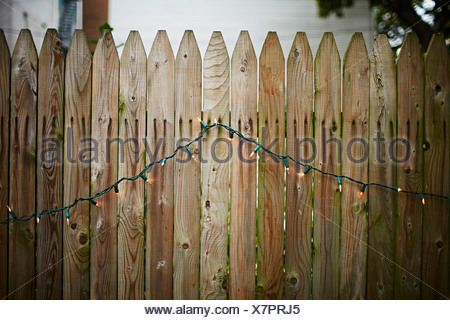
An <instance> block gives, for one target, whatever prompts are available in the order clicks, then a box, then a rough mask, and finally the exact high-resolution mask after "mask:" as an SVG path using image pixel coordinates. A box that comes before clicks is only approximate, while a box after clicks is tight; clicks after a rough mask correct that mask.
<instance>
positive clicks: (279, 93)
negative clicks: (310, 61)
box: [256, 32, 285, 299]
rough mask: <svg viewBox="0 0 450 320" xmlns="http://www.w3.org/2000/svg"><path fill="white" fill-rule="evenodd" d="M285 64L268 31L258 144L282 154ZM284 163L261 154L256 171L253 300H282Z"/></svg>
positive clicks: (261, 78)
mask: <svg viewBox="0 0 450 320" xmlns="http://www.w3.org/2000/svg"><path fill="white" fill-rule="evenodd" d="M284 70H285V65H284V56H283V51H282V50H281V45H280V42H279V40H278V36H277V34H276V33H275V32H269V33H268V35H267V37H266V40H265V42H264V45H263V48H262V50H261V55H260V58H259V126H258V128H259V142H260V143H261V144H262V145H263V146H269V145H270V146H272V148H271V150H272V151H274V152H276V153H278V154H284V153H285V145H284V143H285V142H284V138H285V116H284V108H285V101H284V99H285V96H284V92H285V91H284V77H285V71H284ZM283 224H284V164H283V161H281V160H279V159H277V158H273V157H271V156H269V155H267V154H265V153H261V154H260V155H259V169H258V272H257V288H256V297H257V298H259V299H262V298H264V299H281V298H282V297H283V250H284V230H283Z"/></svg>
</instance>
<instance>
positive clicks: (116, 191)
mask: <svg viewBox="0 0 450 320" xmlns="http://www.w3.org/2000/svg"><path fill="white" fill-rule="evenodd" d="M114 192H115V193H116V196H118V195H119V187H118V186H117V185H114Z"/></svg>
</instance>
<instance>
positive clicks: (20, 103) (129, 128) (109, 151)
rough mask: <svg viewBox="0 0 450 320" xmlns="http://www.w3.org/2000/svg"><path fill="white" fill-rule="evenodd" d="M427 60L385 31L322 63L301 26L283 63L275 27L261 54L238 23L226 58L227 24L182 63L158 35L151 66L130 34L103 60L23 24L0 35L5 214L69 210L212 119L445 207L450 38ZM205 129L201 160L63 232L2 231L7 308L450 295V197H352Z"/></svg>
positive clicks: (181, 163)
mask: <svg viewBox="0 0 450 320" xmlns="http://www.w3.org/2000/svg"><path fill="white" fill-rule="evenodd" d="M422 53H423V52H422V50H421V48H420V45H419V42H418V38H417V36H416V35H415V34H413V33H409V34H408V35H407V36H406V38H405V41H404V43H403V46H402V48H401V51H400V53H399V55H398V59H395V55H394V53H393V51H392V50H391V48H390V46H389V43H388V40H387V38H386V36H384V35H380V36H378V37H377V38H376V40H375V44H374V48H373V50H372V52H370V54H368V53H367V49H366V46H365V43H364V39H363V37H362V34H361V33H355V34H354V36H353V38H352V39H351V42H350V44H349V47H348V49H347V51H346V53H345V55H344V58H343V60H342V69H343V71H342V72H341V58H340V54H339V52H338V50H337V47H336V43H335V40H334V37H333V34H332V33H325V34H324V36H323V38H322V41H321V44H320V46H319V49H318V51H317V54H316V57H315V58H313V56H312V53H311V50H310V47H309V44H308V40H307V37H306V35H305V34H304V33H297V35H296V36H295V39H294V42H293V44H292V49H291V51H290V52H289V53H288V54H287V56H286V60H285V58H284V55H283V52H282V50H281V46H280V43H279V40H278V37H277V34H276V33H274V32H270V33H269V34H268V36H267V38H266V41H265V43H264V46H263V48H262V51H261V55H260V57H259V60H257V57H256V55H255V51H254V49H253V45H252V42H251V40H250V36H249V34H248V32H245V31H243V32H241V34H240V36H239V39H238V41H237V43H236V46H235V48H234V51H233V54H232V57H231V60H230V58H229V55H228V52H227V48H226V47H225V43H224V40H223V38H222V35H221V33H220V32H214V33H213V34H212V37H211V41H210V43H209V46H208V48H207V51H206V53H205V55H204V57H203V60H202V57H201V54H200V52H199V49H198V47H197V43H196V40H195V37H194V34H193V32H192V31H186V32H185V34H184V37H183V39H182V41H181V44H180V47H179V49H178V52H177V54H176V57H174V54H173V52H172V48H171V45H170V43H169V40H168V37H167V34H166V33H165V32H164V31H159V32H158V33H157V36H156V39H155V41H154V43H153V46H152V49H151V51H150V53H149V54H148V58H147V54H146V52H145V50H144V47H143V44H142V41H141V38H140V36H139V33H138V32H137V31H131V32H130V35H129V37H128V40H127V42H126V44H125V47H124V49H123V53H122V55H121V57H120V59H119V55H118V53H117V50H116V46H115V43H114V40H113V36H112V34H111V33H109V32H105V33H104V34H103V35H102V36H101V38H100V40H99V42H98V45H97V48H96V51H95V53H94V54H93V56H92V55H91V52H89V48H88V44H87V42H86V38H85V36H84V34H83V32H82V31H76V32H75V34H74V36H73V39H72V42H71V44H70V49H69V51H68V53H67V56H65V53H64V52H63V50H62V46H61V42H60V40H59V39H58V34H57V32H56V31H55V30H52V29H49V30H48V31H47V33H46V36H45V39H44V42H43V45H42V50H41V52H40V53H39V56H38V53H37V52H36V49H35V46H34V43H33V39H32V36H31V33H30V32H29V31H28V30H22V31H21V32H20V35H19V37H18V39H17V43H16V45H15V47H14V50H13V52H12V55H11V56H10V52H9V49H8V47H7V44H6V41H5V37H4V35H3V33H2V32H1V34H0V60H1V61H0V115H1V123H0V126H1V127H0V130H1V136H0V137H1V138H0V208H2V209H1V211H0V221H3V220H5V219H7V218H8V211H7V210H6V205H7V204H9V205H10V206H11V207H12V208H13V209H14V211H15V213H16V214H17V215H24V214H28V213H33V212H36V211H40V210H43V209H46V208H48V209H51V208H58V207H61V206H64V205H67V204H69V203H71V202H72V201H73V200H74V199H75V198H78V197H85V196H89V195H92V194H95V193H96V192H98V191H100V190H102V189H104V188H105V187H107V186H109V185H111V184H112V183H114V182H115V181H116V180H117V179H118V178H120V177H123V176H131V175H135V174H137V173H138V172H140V170H142V168H143V167H144V166H145V165H146V164H148V163H149V162H150V161H152V159H160V158H162V157H163V156H164V155H167V154H171V153H172V152H173V150H174V149H175V147H176V144H177V143H180V141H181V143H185V142H186V141H188V140H191V139H193V138H195V137H196V136H197V135H198V134H199V132H200V131H201V125H200V123H199V121H197V120H196V118H197V117H198V116H202V117H203V121H205V122H206V123H208V124H211V123H212V122H213V121H214V119H217V120H218V121H220V122H221V123H224V124H227V125H231V126H232V127H233V128H235V129H237V130H239V131H241V132H242V133H243V134H244V135H245V136H246V137H249V138H254V139H258V141H260V142H261V143H262V144H263V145H265V146H268V147H270V149H271V150H272V151H274V152H277V153H283V154H284V153H288V154H290V155H292V156H293V157H295V158H297V159H300V158H301V159H306V160H304V162H307V163H309V164H311V165H314V166H315V167H317V168H319V169H321V170H324V171H328V172H333V173H335V174H338V175H348V176H351V177H353V178H355V179H358V180H361V181H366V182H367V181H370V182H377V183H381V184H385V185H390V186H399V187H401V188H403V189H405V190H412V191H418V192H432V193H439V194H444V195H446V196H450V183H449V181H450V155H449V150H450V130H449V127H448V126H449V124H450V110H449V108H450V102H449V94H448V89H449V79H450V71H449V55H448V51H447V49H446V47H445V41H444V38H443V36H441V35H435V36H434V37H433V39H432V41H431V43H430V46H429V48H428V49H427V51H426V53H425V55H423V54H422ZM258 70H259V73H258ZM341 75H342V76H341ZM258 76H259V79H258ZM341 78H342V81H341ZM285 80H286V85H285ZM202 91H203V92H202ZM117 138H120V139H121V140H119V141H128V142H129V141H132V143H120V142H118V141H117ZM143 138H145V139H143ZM205 138H206V139H203V141H202V143H198V142H197V143H195V144H194V145H192V146H191V149H192V150H193V151H194V156H195V159H194V160H193V159H190V158H189V156H188V155H187V153H186V152H180V153H178V154H177V156H176V159H171V160H168V161H167V162H166V164H165V166H159V165H158V166H155V167H153V168H152V170H151V172H150V173H149V182H150V183H149V184H145V183H143V181H141V180H140V179H139V180H138V181H135V182H128V181H126V182H123V183H121V184H120V191H119V194H118V196H116V195H115V194H114V193H113V192H110V193H108V194H106V195H104V196H102V197H101V198H99V200H98V201H99V203H101V205H100V206H99V207H97V206H93V205H91V204H89V203H88V202H82V203H79V204H77V205H76V206H75V207H74V208H72V209H71V211H70V222H69V223H68V224H66V222H65V217H64V213H63V212H62V213H60V214H53V215H46V216H43V217H42V218H41V221H40V223H39V224H36V220H35V219H32V220H30V221H28V222H15V223H12V224H10V225H8V226H1V227H0V297H1V298H7V299H34V298H36V299H172V298H173V299H227V298H229V299H254V298H257V299H260V298H262V299H265V298H269V299H281V298H286V299H310V298H312V299H338V298H339V299H353V298H357V299H359V298H363V299H393V298H396V299H420V298H423V299H443V298H446V297H447V298H448V297H449V286H450V280H449V254H450V252H449V228H450V225H449V215H450V206H449V201H447V200H445V199H439V198H432V197H426V199H425V200H426V205H425V206H423V205H422V203H421V199H420V198H419V197H418V196H416V195H408V194H404V193H398V192H395V191H390V190H386V189H382V188H377V187H369V188H368V190H367V192H365V193H364V195H363V196H362V197H359V196H358V195H357V194H358V192H359V189H360V186H358V185H357V184H354V183H351V182H349V181H347V180H344V181H342V187H343V189H342V192H339V188H338V184H337V181H336V178H335V177H331V176H326V175H322V174H319V173H317V172H311V173H310V174H307V175H305V176H303V177H302V174H301V172H302V171H300V168H297V167H296V166H294V164H293V163H291V166H290V169H291V173H290V174H289V175H285V168H284V164H283V161H276V159H274V158H272V157H271V156H269V155H268V154H264V153H259V155H258V159H259V160H258V161H257V160H256V157H253V158H249V154H250V153H251V151H252V150H253V148H254V145H251V144H250V143H243V142H242V141H241V140H240V139H239V138H234V139H232V140H231V142H229V140H227V139H228V138H229V136H228V132H227V131H226V130H225V129H223V128H220V127H218V128H214V129H211V130H209V131H208V132H207V133H206V135H205ZM106 139H116V140H113V142H111V140H110V141H109V142H108V140H106ZM127 139H128V140H127ZM129 139H134V140H129ZM180 139H184V140H180ZM405 141H407V142H408V143H409V148H408V147H407V146H408V144H407V143H405ZM47 156H50V160H49V158H48V157H47ZM188 159H190V160H188ZM228 160H229V161H228Z"/></svg>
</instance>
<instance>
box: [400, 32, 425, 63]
mask: <svg viewBox="0 0 450 320" xmlns="http://www.w3.org/2000/svg"><path fill="white" fill-rule="evenodd" d="M421 55H422V52H421V48H420V42H419V37H418V36H417V34H416V33H415V32H410V33H407V34H406V37H405V40H404V41H403V44H402V46H401V48H400V53H399V55H398V60H397V65H400V64H402V63H406V61H407V60H408V59H411V56H413V57H417V56H421Z"/></svg>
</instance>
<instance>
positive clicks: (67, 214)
mask: <svg viewBox="0 0 450 320" xmlns="http://www.w3.org/2000/svg"><path fill="white" fill-rule="evenodd" d="M69 217H70V214H69V209H66V221H67V225H69V223H70V221H69Z"/></svg>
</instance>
